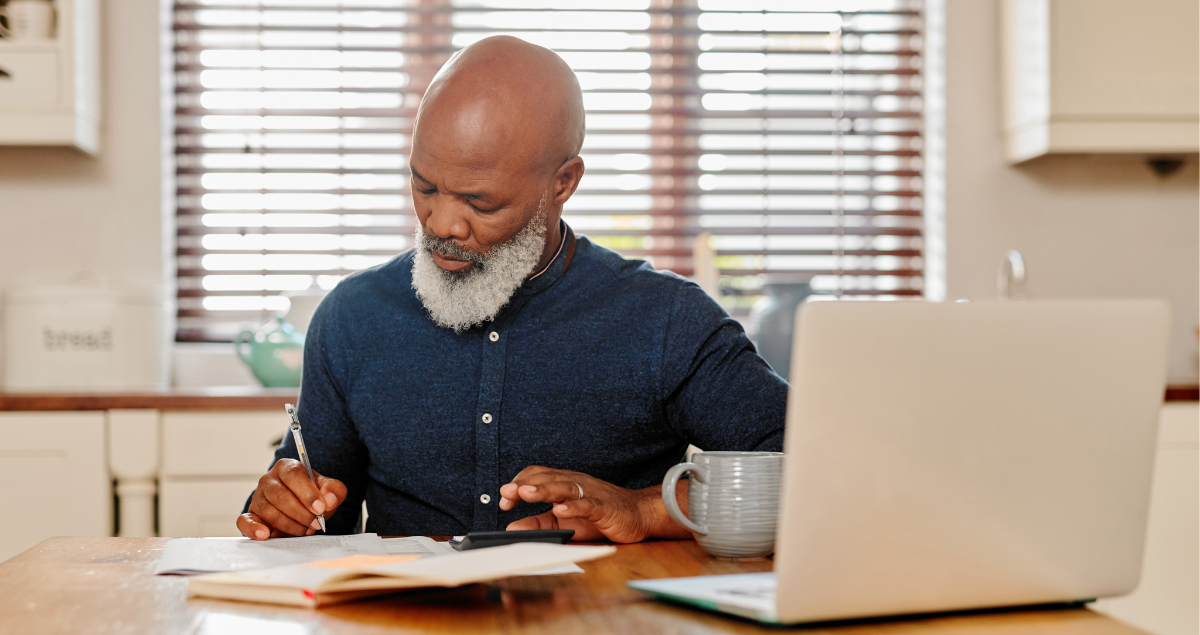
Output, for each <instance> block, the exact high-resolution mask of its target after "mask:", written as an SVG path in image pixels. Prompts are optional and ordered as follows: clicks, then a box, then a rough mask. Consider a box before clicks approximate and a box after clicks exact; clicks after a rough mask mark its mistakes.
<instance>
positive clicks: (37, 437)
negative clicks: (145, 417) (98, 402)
mask: <svg viewBox="0 0 1200 635" xmlns="http://www.w3.org/2000/svg"><path fill="white" fill-rule="evenodd" d="M106 446H107V444H106V433H105V413H104V412H0V483H4V501H5V508H6V509H7V510H9V512H8V519H7V520H6V521H5V522H3V523H0V561H3V560H7V559H9V558H11V557H13V556H15V555H17V554H18V553H21V552H22V551H24V550H26V549H28V548H30V547H32V546H34V545H35V544H37V543H39V542H41V541H42V540H45V539H46V538H49V537H51V536H111V535H112V533H113V487H112V479H111V477H110V476H109V471H108V466H107V460H106V458H107V457H106V456H105V452H106Z"/></svg>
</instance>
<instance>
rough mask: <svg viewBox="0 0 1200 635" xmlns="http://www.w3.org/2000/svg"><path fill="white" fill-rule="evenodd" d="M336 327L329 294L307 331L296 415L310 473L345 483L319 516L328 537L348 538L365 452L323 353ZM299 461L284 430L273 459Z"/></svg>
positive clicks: (355, 520)
mask: <svg viewBox="0 0 1200 635" xmlns="http://www.w3.org/2000/svg"><path fill="white" fill-rule="evenodd" d="M337 324H338V320H337V318H336V295H335V294H334V295H330V296H329V297H327V298H326V299H325V301H323V302H322V303H321V305H320V307H319V308H318V309H317V312H316V314H315V315H313V319H312V322H311V323H310V324H309V327H308V333H307V335H306V337H305V343H304V374H303V379H302V380H301V387H300V400H299V403H298V404H297V406H296V414H297V417H298V418H299V420H300V424H301V429H302V431H303V434H304V444H305V447H306V449H307V450H308V457H309V460H310V461H312V468H313V470H315V471H316V472H318V473H320V474H323V475H325V476H328V477H330V478H335V479H337V480H339V481H342V482H343V483H345V484H346V489H347V492H348V493H347V496H346V500H345V501H343V502H342V504H341V505H340V506H338V509H337V511H336V512H335V513H334V514H333V515H332V516H327V517H326V518H325V523H326V527H328V530H329V533H330V534H352V533H354V532H355V531H357V529H358V524H359V517H360V516H361V512H362V501H363V498H364V496H365V493H366V482H367V472H366V469H367V468H366V466H367V462H368V454H367V448H366V446H365V445H364V444H363V442H362V440H361V439H360V438H359V435H358V430H357V429H356V428H355V426H354V422H353V420H352V419H351V418H350V415H349V411H348V408H347V407H346V401H345V398H344V393H343V391H342V390H341V387H340V386H339V384H338V381H337V374H336V372H335V370H336V369H335V368H334V366H333V360H332V359H331V357H330V355H329V352H330V351H331V350H337V349H336V344H335V341H336V335H337V334H336V328H330V327H331V326H333V327H336V325H337ZM299 458H300V457H299V453H298V452H297V451H296V443H295V440H294V439H293V438H292V434H291V432H290V430H289V431H287V432H286V433H285V434H284V438H283V443H282V444H280V446H279V447H278V448H277V449H276V450H275V461H278V460H279V459H299ZM272 465H274V462H272ZM248 506H249V501H247V507H248Z"/></svg>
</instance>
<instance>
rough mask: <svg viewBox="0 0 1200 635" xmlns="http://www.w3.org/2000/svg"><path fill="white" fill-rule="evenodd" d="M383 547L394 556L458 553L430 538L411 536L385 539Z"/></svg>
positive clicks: (447, 544) (447, 545) (446, 544)
mask: <svg viewBox="0 0 1200 635" xmlns="http://www.w3.org/2000/svg"><path fill="white" fill-rule="evenodd" d="M383 547H384V549H387V552H388V554H389V555H393V556H407V555H413V556H422V557H424V556H448V555H450V554H455V553H458V550H457V549H455V548H454V547H451V546H450V544H449V543H445V542H438V541H436V540H434V539H433V538H430V537H428V536H409V537H407V538H384V539H383Z"/></svg>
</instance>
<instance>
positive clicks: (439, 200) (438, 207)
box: [425, 194, 471, 240]
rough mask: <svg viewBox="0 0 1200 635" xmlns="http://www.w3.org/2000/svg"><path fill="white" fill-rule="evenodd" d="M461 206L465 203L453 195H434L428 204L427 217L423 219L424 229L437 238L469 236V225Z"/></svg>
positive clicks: (464, 237) (462, 237)
mask: <svg viewBox="0 0 1200 635" xmlns="http://www.w3.org/2000/svg"><path fill="white" fill-rule="evenodd" d="M463 207H466V205H465V204H464V203H462V202H460V201H457V200H455V198H454V197H453V196H447V195H445V194H441V195H438V196H434V197H433V200H432V201H431V202H430V206H429V218H427V219H425V231H426V232H427V233H429V234H432V235H434V236H436V237H438V238H455V239H458V240H466V239H468V238H470V237H471V225H470V224H469V223H468V222H467V218H466V214H465V213H464V212H463V209H462V208H463Z"/></svg>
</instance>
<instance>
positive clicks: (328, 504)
mask: <svg viewBox="0 0 1200 635" xmlns="http://www.w3.org/2000/svg"><path fill="white" fill-rule="evenodd" d="M583 136H584V113H583V101H582V93H581V92H580V88H579V84H578V82H577V80H576V78H575V76H574V74H573V73H572V72H571V70H570V68H569V67H568V66H567V65H566V63H564V62H563V61H562V59H560V58H559V57H558V56H557V55H555V54H554V53H552V52H551V51H549V50H547V49H544V48H541V47H538V46H534V45H531V44H528V43H526V42H523V41H521V40H519V39H516V38H511V37H493V38H488V39H485V40H482V41H480V42H478V43H476V44H474V45H472V46H469V47H467V48H465V49H463V50H462V51H460V52H459V53H458V54H457V55H456V56H455V57H453V58H452V59H451V60H450V61H449V62H447V64H446V65H445V66H444V67H443V68H442V70H441V71H440V72H439V73H438V75H437V77H435V78H434V80H433V82H432V84H431V85H430V87H429V89H428V91H427V92H426V93H425V96H424V98H423V99H422V101H421V105H420V107H419V109H418V113H417V117H416V120H415V123H414V125H413V138H412V148H411V156H410V158H409V167H410V169H411V173H412V190H413V203H414V205H415V208H416V212H417V217H418V220H419V221H420V226H419V227H418V228H417V230H416V234H415V241H416V246H415V248H414V249H412V250H410V251H408V252H405V253H404V254H401V255H400V256H398V257H397V258H396V259H394V260H392V261H391V262H389V263H387V264H384V265H382V266H379V267H376V268H373V269H369V270H366V271H363V272H360V273H358V274H355V275H353V276H350V277H348V278H346V279H345V280H344V281H342V283H341V284H339V285H338V286H337V288H335V289H334V290H333V291H332V292H331V293H330V294H329V296H328V297H327V298H326V299H325V300H324V301H323V302H322V303H321V306H320V308H319V309H318V310H317V313H316V315H315V316H314V317H313V320H312V323H311V324H310V326H309V331H308V340H307V344H306V346H305V351H304V382H303V386H302V389H301V397H300V403H299V416H300V420H301V422H302V423H303V425H304V431H305V432H304V433H305V441H306V443H307V445H308V448H307V449H308V452H309V455H310V457H311V460H312V464H313V469H314V470H315V471H316V472H317V473H319V475H320V476H318V477H317V478H318V481H319V488H318V487H317V486H315V485H314V484H313V483H312V482H311V481H309V479H308V477H307V475H306V474H305V471H304V468H303V467H302V466H301V464H300V463H299V462H298V461H296V460H295V458H296V456H297V455H296V449H295V446H294V444H293V443H292V441H291V438H290V437H288V438H287V439H286V440H285V442H284V444H283V445H282V446H280V448H279V449H278V450H277V451H276V459H277V461H276V463H275V466H274V467H273V468H272V469H271V471H270V472H268V473H267V474H266V475H264V476H263V477H262V479H260V481H259V485H258V488H257V489H256V490H255V492H254V494H253V495H252V496H251V498H250V500H249V502H248V504H247V509H246V510H245V513H243V514H242V515H241V516H239V517H238V520H237V525H238V528H239V529H240V530H241V532H242V533H243V534H244V535H246V536H249V537H251V538H254V539H258V540H265V539H267V538H269V537H275V536H285V535H306V534H312V533H314V531H315V530H316V528H318V526H319V525H318V523H317V521H316V514H322V513H323V514H324V515H325V517H326V519H327V522H328V527H329V532H330V533H335V534H336V533H349V532H352V531H353V530H354V528H355V526H356V525H357V524H358V522H359V515H360V507H361V502H362V501H363V500H364V499H365V501H366V503H367V509H368V511H369V515H368V521H367V529H368V530H369V531H374V532H376V533H380V534H392V535H452V534H463V533H467V532H469V531H490V530H499V529H505V528H507V529H538V528H555V527H561V528H568V529H574V530H576V533H575V539H576V540H596V539H604V538H607V539H610V540H613V541H615V542H635V541H639V540H643V539H645V538H650V537H688V535H689V534H688V533H687V532H686V531H685V530H683V529H682V528H681V527H679V526H678V525H676V524H675V523H674V522H673V521H671V520H670V519H669V518H668V517H667V514H666V510H665V508H664V506H663V504H662V500H661V482H662V477H663V474H664V473H665V472H666V470H667V468H669V467H670V466H671V465H673V464H675V463H677V462H679V461H680V460H681V459H682V458H683V454H684V450H685V449H686V448H687V446H688V444H689V443H693V444H695V445H697V446H699V447H702V448H704V449H706V450H722V449H724V450H771V451H778V450H780V449H781V447H782V436H783V422H784V401H785V395H786V384H785V383H784V382H783V381H782V380H781V379H780V378H779V377H778V376H777V375H775V374H774V373H773V372H771V370H770V368H769V367H768V366H767V364H766V363H765V362H764V361H763V360H762V359H761V358H760V357H759V356H758V355H757V354H756V353H755V351H754V348H753V346H752V345H751V344H750V342H749V340H747V338H746V336H745V334H744V333H743V332H742V329H741V327H740V326H739V325H738V324H737V322H735V321H734V320H732V319H730V318H729V316H728V315H727V314H726V313H725V312H724V311H723V310H722V309H721V308H720V307H719V306H718V305H717V304H716V303H715V302H713V301H712V300H711V299H710V298H709V297H708V296H707V295H705V294H704V292H703V291H701V290H700V289H699V287H697V286H696V285H695V284H692V283H690V282H688V281H686V280H684V279H682V278H680V277H678V276H675V275H673V274H669V273H662V272H658V271H655V270H653V269H652V268H650V267H649V266H648V265H646V264H645V263H643V262H641V261H631V260H625V259H623V258H621V257H620V256H618V255H616V254H615V253H613V252H611V251H608V250H606V249H603V248H601V247H598V246H596V245H595V244H593V243H591V242H590V241H588V240H587V239H586V238H583V237H577V236H576V235H575V234H574V232H572V231H571V229H570V227H568V226H567V225H566V224H565V223H563V222H561V221H560V218H559V217H560V215H561V212H562V206H563V204H564V203H566V202H567V200H568V199H569V198H570V197H571V195H572V193H574V191H575V188H576V187H577V186H578V185H579V180H580V178H581V177H582V176H583V169H584V166H583V160H582V159H580V157H579V151H580V147H581V146H582V144H583ZM680 503H681V506H682V507H683V508H684V509H686V488H680Z"/></svg>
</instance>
